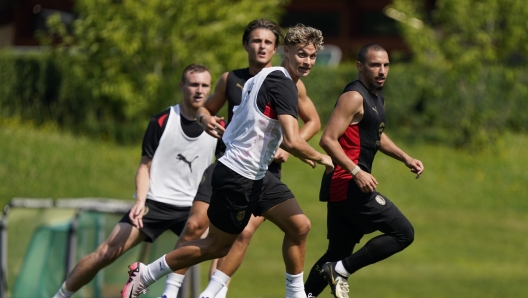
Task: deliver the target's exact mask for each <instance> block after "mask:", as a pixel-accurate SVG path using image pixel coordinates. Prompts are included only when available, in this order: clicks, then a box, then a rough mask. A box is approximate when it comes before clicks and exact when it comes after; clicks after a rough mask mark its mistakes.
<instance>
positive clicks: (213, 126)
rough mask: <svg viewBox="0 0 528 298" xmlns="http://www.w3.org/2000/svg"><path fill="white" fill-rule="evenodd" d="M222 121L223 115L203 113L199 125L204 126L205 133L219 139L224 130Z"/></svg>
mask: <svg viewBox="0 0 528 298" xmlns="http://www.w3.org/2000/svg"><path fill="white" fill-rule="evenodd" d="M198 120H199V119H198ZM223 122H224V117H217V116H209V115H204V116H203V117H202V120H201V121H200V125H201V126H202V127H203V128H204V130H205V132H206V133H208V134H209V135H211V136H212V137H215V138H217V139H219V138H221V137H222V135H223V134H224V131H225V128H224V126H223V125H222V123H223Z"/></svg>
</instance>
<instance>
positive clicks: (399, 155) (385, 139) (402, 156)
mask: <svg viewBox="0 0 528 298" xmlns="http://www.w3.org/2000/svg"><path fill="white" fill-rule="evenodd" d="M380 151H381V152H382V153H384V154H386V155H388V156H390V157H392V158H394V159H396V160H399V161H401V162H403V163H404V164H405V165H406V166H407V167H408V168H409V169H411V172H413V173H415V174H416V179H418V178H420V175H422V172H423V170H424V166H423V164H422V162H421V161H419V160H417V159H414V158H412V157H410V156H409V155H407V153H405V152H404V151H403V150H401V149H400V148H399V147H398V146H396V144H394V142H393V141H392V140H391V139H390V138H389V136H387V135H386V134H385V133H382V134H381V146H380Z"/></svg>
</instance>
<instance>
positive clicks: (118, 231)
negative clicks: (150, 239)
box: [99, 222, 147, 254]
mask: <svg viewBox="0 0 528 298" xmlns="http://www.w3.org/2000/svg"><path fill="white" fill-rule="evenodd" d="M145 238H147V235H146V234H145V233H143V232H141V231H140V230H138V229H137V228H136V227H134V226H133V225H132V224H130V223H125V222H119V223H117V225H116V226H115V227H114V229H113V230H112V232H110V235H109V236H108V238H107V239H106V240H105V241H104V242H103V243H102V244H101V246H100V247H99V248H100V249H101V248H102V249H103V250H104V251H108V250H112V251H119V252H120V253H121V254H122V253H124V252H125V251H127V250H129V249H130V248H132V247H134V246H136V245H137V244H138V243H141V242H143V241H144V240H145Z"/></svg>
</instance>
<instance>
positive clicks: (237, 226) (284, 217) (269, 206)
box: [121, 24, 334, 298]
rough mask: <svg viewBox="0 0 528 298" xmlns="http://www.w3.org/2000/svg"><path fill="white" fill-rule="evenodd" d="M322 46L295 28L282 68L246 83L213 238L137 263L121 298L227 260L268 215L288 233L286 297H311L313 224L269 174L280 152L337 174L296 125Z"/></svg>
mask: <svg viewBox="0 0 528 298" xmlns="http://www.w3.org/2000/svg"><path fill="white" fill-rule="evenodd" d="M322 39H323V37H322V34H321V31H319V30H317V29H314V28H311V27H305V26H304V25H301V24H299V25H297V26H295V27H293V28H290V30H289V31H288V33H287V34H286V37H285V47H284V53H285V58H284V60H283V62H282V64H281V65H282V67H277V68H272V69H269V70H266V71H264V70H262V71H261V72H260V73H259V74H257V75H256V76H255V77H253V78H252V79H250V80H249V81H248V82H246V85H245V86H244V93H243V98H242V103H241V105H240V106H239V108H238V109H237V110H236V111H235V113H234V116H233V120H232V123H231V124H230V125H229V126H228V128H227V131H226V132H225V137H224V138H223V140H224V142H225V143H226V145H227V149H226V152H225V154H224V156H223V157H222V158H221V159H220V161H219V163H218V165H217V166H216V168H215V170H214V172H213V181H212V186H213V197H212V198H211V205H210V207H209V210H208V212H207V214H208V216H209V220H210V225H209V234H208V235H207V237H206V238H204V239H200V240H195V241H190V242H187V243H185V244H184V245H182V246H180V247H179V248H177V249H176V250H174V251H172V252H170V253H168V254H166V255H164V256H162V257H161V258H159V259H158V260H156V261H155V262H153V263H151V264H149V265H144V264H142V263H139V262H136V263H134V264H132V265H131V266H130V268H131V269H132V270H131V272H130V275H129V280H128V281H127V283H126V284H125V287H124V289H123V291H122V293H121V295H122V297H127V298H131V297H138V296H139V295H140V294H142V293H144V292H145V291H146V288H147V287H148V286H149V285H150V284H152V283H154V282H155V281H156V280H158V279H159V278H161V277H162V276H164V275H166V274H168V273H170V272H172V271H173V270H178V269H181V268H186V267H190V266H192V265H194V264H197V263H199V262H202V261H205V260H210V259H214V258H219V257H223V256H225V255H226V254H227V253H228V251H229V249H230V248H231V246H232V245H233V243H234V242H235V240H236V239H237V237H238V235H239V234H240V233H241V232H242V230H243V229H244V227H245V226H246V224H247V223H248V221H249V218H250V216H251V214H254V215H256V216H264V217H265V218H267V219H269V220H270V221H271V222H273V223H274V224H276V225H277V226H278V227H279V228H280V229H281V230H282V231H284V234H285V235H284V242H283V247H284V249H283V258H284V262H285V266H286V297H287V298H300V297H303V298H304V297H306V295H305V293H304V281H303V266H304V255H305V248H306V247H305V246H306V237H307V234H308V231H309V230H310V221H309V220H308V218H307V217H306V216H305V215H304V214H303V212H302V210H301V208H300V207H299V205H298V203H297V201H296V200H295V198H294V196H293V194H292V193H291V191H290V190H289V189H288V187H287V186H286V185H285V184H284V183H282V182H281V181H280V180H279V179H278V178H277V177H275V176H274V175H273V174H271V173H269V172H266V169H267V166H268V164H269V163H270V162H271V160H272V159H273V156H274V154H275V152H276V150H277V149H278V148H279V145H280V146H281V148H283V149H285V150H287V151H288V152H290V153H291V154H292V155H294V156H296V157H298V158H300V159H301V160H303V161H305V162H306V163H308V164H310V165H311V166H312V167H315V164H316V163H319V164H322V165H325V166H326V170H327V172H330V171H332V170H333V167H334V166H333V164H332V160H331V159H330V157H329V156H327V155H325V154H321V153H319V152H317V151H316V150H315V149H313V148H312V147H310V145H308V143H306V141H305V140H304V139H303V138H302V137H301V136H300V135H299V127H298V121H297V117H298V115H297V103H298V100H297V89H296V87H295V82H297V81H298V80H299V78H300V77H302V76H306V75H308V73H309V72H310V69H311V68H312V67H313V65H314V64H315V59H316V57H317V51H318V50H319V49H322V47H323V46H322ZM199 113H203V115H201V114H200V115H201V117H204V118H206V117H211V115H210V114H209V113H208V112H207V110H205V109H200V110H199ZM203 122H204V123H209V122H208V121H203ZM206 131H208V132H209V133H211V134H212V135H216V133H218V134H221V133H222V132H223V129H222V128H220V127H209V126H208V127H206ZM211 279H212V280H216V281H217V284H218V288H220V289H221V288H222V287H223V285H224V284H225V283H226V282H227V281H228V279H229V276H227V275H226V274H225V273H223V272H220V271H218V270H217V271H215V273H214V274H213V276H212V277H211ZM210 286H211V283H210ZM213 287H214V286H213ZM212 292H215V290H214V289H213V290H212ZM207 295H209V293H207V294H202V295H201V296H203V297H207ZM213 296H214V295H212V296H209V297H213Z"/></svg>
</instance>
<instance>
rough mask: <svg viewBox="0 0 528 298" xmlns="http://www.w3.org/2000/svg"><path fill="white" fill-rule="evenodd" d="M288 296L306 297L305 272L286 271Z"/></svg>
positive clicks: (291, 297) (294, 297)
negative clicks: (292, 272) (293, 272)
mask: <svg viewBox="0 0 528 298" xmlns="http://www.w3.org/2000/svg"><path fill="white" fill-rule="evenodd" d="M286 298H306V293H305V292H304V280H303V272H301V273H299V274H295V275H293V274H289V273H288V272H286Z"/></svg>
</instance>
